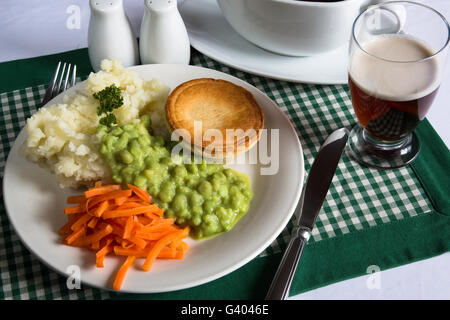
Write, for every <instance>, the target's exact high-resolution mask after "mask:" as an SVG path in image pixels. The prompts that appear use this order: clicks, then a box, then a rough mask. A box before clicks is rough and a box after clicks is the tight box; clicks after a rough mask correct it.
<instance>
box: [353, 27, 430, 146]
mask: <svg viewBox="0 0 450 320" xmlns="http://www.w3.org/2000/svg"><path fill="white" fill-rule="evenodd" d="M364 49H365V51H360V52H357V53H356V54H355V56H354V57H353V59H352V63H351V67H350V73H349V88H350V94H351V98H352V103H353V107H354V110H355V113H356V116H357V117H358V120H359V122H360V124H361V125H362V126H363V127H364V128H365V130H366V132H367V133H368V134H369V135H370V136H371V137H372V138H374V139H377V140H379V141H386V142H391V141H398V140H401V139H403V138H405V137H406V136H407V135H408V134H409V133H410V132H411V131H412V130H414V128H415V127H416V126H417V125H418V124H419V122H420V121H421V120H422V119H423V118H424V117H425V115H426V113H427V112H428V109H429V108H430V106H431V104H432V102H433V100H434V97H435V96H436V93H437V91H438V88H439V85H438V66H437V61H433V58H432V51H431V50H430V49H429V48H427V47H426V46H425V45H423V44H422V43H420V42H418V41H417V40H415V39H412V38H409V37H406V36H398V35H395V36H392V35H390V36H383V37H380V38H379V39H376V40H372V41H370V43H368V44H366V46H365V47H364ZM380 55H381V57H382V59H379V57H380ZM376 57H377V58H376ZM427 58H428V59H427ZM423 59H425V60H424V61H423V62H413V61H418V60H423ZM394 61H395V62H394ZM399 61H400V62H403V63H399Z"/></svg>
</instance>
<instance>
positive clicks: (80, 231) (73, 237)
mask: <svg viewBox="0 0 450 320" xmlns="http://www.w3.org/2000/svg"><path fill="white" fill-rule="evenodd" d="M85 232H86V227H81V228H80V229H78V230H77V231H74V232H73V233H72V234H71V235H70V236H68V237H67V238H66V243H67V244H71V243H73V242H74V241H75V240H77V239H80V238H81V236H82V235H83V234H84V233H85Z"/></svg>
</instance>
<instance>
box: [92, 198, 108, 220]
mask: <svg viewBox="0 0 450 320" xmlns="http://www.w3.org/2000/svg"><path fill="white" fill-rule="evenodd" d="M108 206H109V205H108V201H103V202H102V203H100V205H99V206H98V208H97V209H96V210H95V212H94V215H95V216H96V217H101V216H102V214H103V213H104V212H105V211H106V209H108Z"/></svg>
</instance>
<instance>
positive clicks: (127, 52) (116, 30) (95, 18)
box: [88, 0, 139, 72]
mask: <svg viewBox="0 0 450 320" xmlns="http://www.w3.org/2000/svg"><path fill="white" fill-rule="evenodd" d="M89 4H90V7H91V18H90V20H89V30H88V52H89V59H90V60H91V65H92V68H93V69H94V71H95V72H97V71H99V70H100V63H101V61H102V60H103V59H117V60H120V61H121V62H122V64H123V66H125V67H128V66H133V65H137V64H139V49H138V45H137V40H136V37H135V35H134V33H133V29H132V28H131V25H130V21H129V20H128V17H127V15H126V14H125V10H124V8H123V3H122V0H90V2H89Z"/></svg>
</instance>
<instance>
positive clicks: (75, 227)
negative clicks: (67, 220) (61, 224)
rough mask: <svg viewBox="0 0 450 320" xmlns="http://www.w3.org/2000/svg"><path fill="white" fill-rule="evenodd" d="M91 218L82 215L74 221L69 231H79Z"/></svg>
mask: <svg viewBox="0 0 450 320" xmlns="http://www.w3.org/2000/svg"><path fill="white" fill-rule="evenodd" d="M91 218H92V217H91V216H90V215H88V214H87V213H85V214H84V215H82V216H81V217H80V218H79V219H78V220H77V221H75V222H74V223H73V224H72V226H71V227H70V229H72V230H73V231H76V230H78V229H80V228H81V227H82V226H83V225H85V224H86V223H87V222H88V221H89V220H90V219H91Z"/></svg>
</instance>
